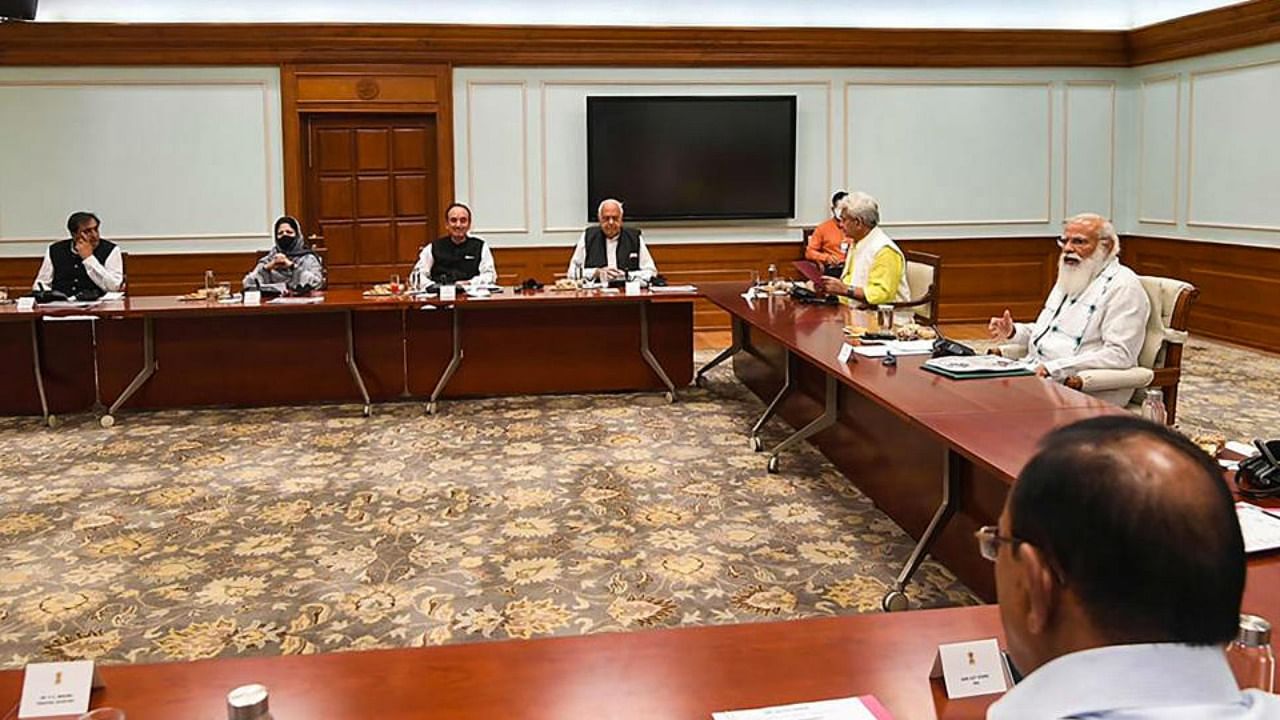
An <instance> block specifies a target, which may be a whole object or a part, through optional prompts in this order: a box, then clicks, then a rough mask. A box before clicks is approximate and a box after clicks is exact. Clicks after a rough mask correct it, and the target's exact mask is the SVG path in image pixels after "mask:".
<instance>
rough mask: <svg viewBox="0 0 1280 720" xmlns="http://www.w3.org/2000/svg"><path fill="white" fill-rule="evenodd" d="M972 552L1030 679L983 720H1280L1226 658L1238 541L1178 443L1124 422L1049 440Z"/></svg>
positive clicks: (1110, 421)
mask: <svg viewBox="0 0 1280 720" xmlns="http://www.w3.org/2000/svg"><path fill="white" fill-rule="evenodd" d="M978 541H979V546H980V549H981V552H982V554H983V556H984V557H986V558H988V559H990V560H993V561H994V562H995V565H996V568H995V570H996V572H995V575H996V594H997V595H998V597H999V601H1000V616H1001V620H1002V622H1003V624H1004V631H1005V637H1006V640H1007V642H1008V647H1009V654H1010V656H1011V657H1012V659H1013V662H1014V665H1015V666H1016V667H1017V668H1018V669H1019V670H1020V671H1021V672H1022V673H1024V674H1025V675H1026V678H1025V679H1024V680H1023V681H1022V682H1021V683H1019V684H1018V685H1016V686H1015V687H1014V688H1013V689H1012V690H1010V691H1009V693H1008V694H1006V695H1005V696H1004V697H1003V698H1002V699H1001V700H999V701H998V702H996V703H995V704H994V705H992V706H991V708H990V709H989V710H988V711H987V718H988V720H1014V719H1015V718H1016V719H1017V720H1030V719H1033V718H1068V717H1071V718H1076V717H1089V718H1099V719H1102V718H1116V719H1119V718H1124V719H1125V720H1142V719H1144V718H1188V719H1189V718H1196V719H1197V720H1212V719H1214V718H1280V698H1277V697H1276V696H1274V695H1269V694H1265V693H1262V692H1260V691H1257V690H1249V691H1244V692H1241V691H1240V690H1239V688H1238V687H1237V685H1236V680H1235V677H1234V676H1233V675H1232V673H1231V669H1230V667H1229V666H1228V665H1227V660H1226V657H1225V655H1224V654H1223V645H1224V644H1226V643H1227V642H1229V641H1231V639H1232V638H1234V637H1235V635H1236V627H1237V623H1238V618H1239V613H1240V599H1241V596H1242V594H1243V592H1244V579H1245V558H1244V540H1243V538H1242V537H1241V534H1240V525H1239V523H1238V521H1237V520H1236V514H1235V509H1234V506H1233V504H1232V499H1231V493H1230V492H1229V491H1228V490H1227V486H1226V483H1224V482H1223V480H1222V475H1221V471H1220V470H1219V468H1218V466H1217V464H1216V463H1214V461H1213V460H1212V459H1211V458H1210V457H1209V456H1208V455H1205V454H1204V452H1203V451H1201V450H1200V449H1199V448H1197V447H1196V446H1195V445H1193V444H1192V443H1191V442H1190V441H1189V440H1187V439H1186V438H1184V437H1182V436H1181V435H1179V434H1177V433H1175V432H1173V431H1172V430H1168V429H1166V428H1164V427H1161V426H1159V425H1156V424H1153V423H1150V422H1147V421H1145V420H1141V419H1138V418H1135V417H1132V416H1128V415H1116V416H1105V417H1098V418H1092V419H1089V420H1085V421H1082V422H1078V423H1075V424H1074V425H1069V426H1067V427H1064V428H1060V429H1058V430H1056V431H1054V432H1053V433H1050V434H1049V435H1048V436H1046V437H1045V439H1044V440H1043V441H1042V443H1041V447H1040V451H1039V452H1038V453H1037V454H1036V456H1035V457H1034V458H1032V459H1031V461H1030V462H1029V463H1027V465H1026V467H1024V468H1023V470H1022V472H1021V473H1020V474H1019V475H1018V481H1017V482H1016V483H1015V484H1014V486H1013V489H1012V490H1011V491H1010V493H1009V497H1008V498H1007V500H1006V502H1005V507H1004V512H1003V513H1001V515H1000V525H999V526H998V527H985V528H983V529H982V530H979V531H978Z"/></svg>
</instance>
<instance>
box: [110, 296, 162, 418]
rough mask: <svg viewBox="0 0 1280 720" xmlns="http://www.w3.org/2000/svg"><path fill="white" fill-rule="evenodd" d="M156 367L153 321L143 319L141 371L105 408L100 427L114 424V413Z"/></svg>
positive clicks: (143, 383)
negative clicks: (109, 405) (105, 411)
mask: <svg viewBox="0 0 1280 720" xmlns="http://www.w3.org/2000/svg"><path fill="white" fill-rule="evenodd" d="M158 367H159V365H158V364H157V363H156V339H155V325H154V321H153V320H152V319H151V318H143V319H142V369H141V370H139V371H138V374H137V375H134V376H133V380H132V381H131V382H130V383H129V386H128V387H126V388H125V389H124V392H122V393H120V397H118V398H116V401H115V402H113V403H111V407H109V408H107V414H106V415H103V416H102V418H101V419H100V420H99V421H98V422H100V423H101V424H102V427H104V428H109V427H111V426H112V425H115V424H116V418H115V415H116V411H117V410H119V409H120V406H121V405H124V403H125V401H126V400H128V399H129V398H131V397H133V394H134V393H136V392H138V390H139V389H140V388H141V387H142V386H143V385H145V384H146V383H147V380H150V379H151V376H152V375H154V374H155V372H156V369H157V368H158Z"/></svg>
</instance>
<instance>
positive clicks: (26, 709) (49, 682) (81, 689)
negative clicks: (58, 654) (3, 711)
mask: <svg viewBox="0 0 1280 720" xmlns="http://www.w3.org/2000/svg"><path fill="white" fill-rule="evenodd" d="M97 678H98V675H97V671H96V670H94V668H93V661H92V660H76V661H74V662H52V663H31V664H30V665H28V666H27V669H26V673H25V675H24V676H23V679H22V702H21V704H20V705H19V706H18V717H19V718H20V720H26V718H46V717H57V716H60V715H71V716H73V717H76V716H79V715H81V714H83V713H86V712H88V711H89V693H90V692H91V691H92V690H93V688H94V687H101V686H102V684H101V683H100V682H98V680H97Z"/></svg>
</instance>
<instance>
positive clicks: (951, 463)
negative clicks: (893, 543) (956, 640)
mask: <svg viewBox="0 0 1280 720" xmlns="http://www.w3.org/2000/svg"><path fill="white" fill-rule="evenodd" d="M960 463H961V457H960V454H959V453H956V452H954V451H952V450H951V449H950V448H948V449H947V450H945V451H944V457H943V459H942V502H941V503H940V504H939V505H938V509H937V511H936V512H934V514H933V519H932V520H930V521H929V526H928V527H926V528H925V530H924V534H923V535H921V536H920V539H919V540H918V541H916V546H915V549H913V550H912V551H911V556H910V557H908V558H907V564H906V565H904V566H903V568H902V572H900V573H898V578H897V579H896V580H895V581H894V583H893V589H892V590H890V591H889V592H887V593H885V595H884V598H883V599H882V600H881V601H880V606H881V607H882V608H883V609H884V611H885V612H894V611H897V610H906V609H907V606H908V605H909V603H910V601H909V599H908V598H907V583H909V582H911V576H912V575H915V572H916V570H917V569H919V568H920V563H922V562H924V557H925V555H927V554H928V553H929V548H930V546H932V545H933V541H934V540H935V539H937V537H938V535H939V534H940V533H941V532H942V528H944V527H946V524H947V521H948V520H950V519H951V516H952V515H953V514H955V511H956V505H957V503H958V502H959V500H960Z"/></svg>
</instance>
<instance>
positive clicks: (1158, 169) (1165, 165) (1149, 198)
mask: <svg viewBox="0 0 1280 720" xmlns="http://www.w3.org/2000/svg"><path fill="white" fill-rule="evenodd" d="M1138 104H1139V113H1138V222H1140V223H1152V224H1160V225H1176V224H1177V222H1178V180H1179V172H1180V168H1181V157H1180V156H1181V153H1180V151H1179V147H1178V143H1179V139H1180V136H1181V134H1182V132H1181V128H1182V117H1181V112H1182V86H1181V81H1180V78H1179V76H1178V75H1166V76H1161V77H1154V78H1148V79H1144V80H1142V82H1141V84H1140V86H1139V91H1138Z"/></svg>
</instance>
